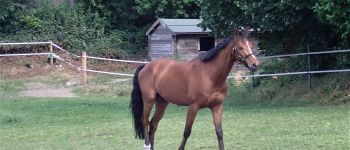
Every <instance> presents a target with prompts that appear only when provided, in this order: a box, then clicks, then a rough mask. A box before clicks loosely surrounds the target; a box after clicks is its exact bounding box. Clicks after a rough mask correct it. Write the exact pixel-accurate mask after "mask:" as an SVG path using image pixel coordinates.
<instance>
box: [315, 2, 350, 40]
mask: <svg viewBox="0 0 350 150" xmlns="http://www.w3.org/2000/svg"><path fill="white" fill-rule="evenodd" d="M349 7H350V1H349V0H319V1H318V2H317V3H316V5H315V6H314V7H313V8H314V9H315V12H316V13H317V14H318V16H319V17H320V19H321V21H323V22H325V23H328V24H331V25H334V26H335V30H336V31H337V32H339V33H340V34H341V35H342V38H343V42H344V43H343V44H344V45H347V46H350V43H349V41H350V9H349Z"/></svg>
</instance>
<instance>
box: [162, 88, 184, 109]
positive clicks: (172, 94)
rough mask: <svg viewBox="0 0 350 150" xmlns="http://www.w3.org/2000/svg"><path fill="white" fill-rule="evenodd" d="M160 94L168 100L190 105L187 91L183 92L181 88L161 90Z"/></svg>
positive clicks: (177, 103) (181, 104)
mask: <svg viewBox="0 0 350 150" xmlns="http://www.w3.org/2000/svg"><path fill="white" fill-rule="evenodd" d="M158 94H159V95H160V96H161V97H162V98H163V99H164V100H165V101H167V102H169V103H172V104H176V105H180V106H188V105H189V101H188V99H187V97H186V93H185V92H182V91H181V90H180V91H179V90H172V89H168V90H167V91H165V90H160V91H159V92H158Z"/></svg>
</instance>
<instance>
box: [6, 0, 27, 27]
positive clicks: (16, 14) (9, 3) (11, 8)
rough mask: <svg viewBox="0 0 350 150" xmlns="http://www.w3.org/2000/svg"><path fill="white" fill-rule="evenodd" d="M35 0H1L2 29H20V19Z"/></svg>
mask: <svg viewBox="0 0 350 150" xmlns="http://www.w3.org/2000/svg"><path fill="white" fill-rule="evenodd" d="M33 2H34V0H0V4H1V5H0V31H1V32H5V33H9V32H13V31H17V30H20V28H18V20H19V19H20V16H21V15H22V14H25V12H26V9H27V8H31V7H32V5H33Z"/></svg>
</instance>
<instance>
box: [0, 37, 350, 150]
mask: <svg viewBox="0 0 350 150" xmlns="http://www.w3.org/2000/svg"><path fill="white" fill-rule="evenodd" d="M6 44H7V45H11V44H19V43H1V44H0V45H1V46H3V45H6ZM22 44H43V45H44V46H45V47H47V51H44V52H40V53H32V54H28V53H20V54H16V53H13V54H1V55H0V59H1V60H2V61H4V60H5V59H6V60H8V59H10V60H11V59H13V60H12V61H8V62H9V63H8V64H6V66H8V67H7V68H1V70H2V71H3V70H6V73H8V75H11V72H12V73H13V75H14V76H15V77H16V78H8V77H5V76H4V75H3V74H0V75H1V76H0V77H1V78H0V149H135V150H136V149H140V148H142V146H143V144H142V142H140V141H139V140H136V139H134V135H133V133H132V131H133V129H132V122H131V115H130V114H129V110H128V107H129V106H128V105H129V101H130V99H129V97H128V95H129V93H128V92H129V89H130V88H131V87H130V79H131V76H132V72H133V71H134V68H136V67H137V66H138V65H139V64H143V63H147V60H141V61H140V60H115V59H108V58H100V57H94V56H89V55H88V54H87V55H86V56H84V55H82V54H71V53H69V51H68V50H65V49H63V48H61V47H60V46H59V45H57V44H54V43H52V42H39V43H22ZM50 45H51V46H52V51H51V48H50V47H51V46H50ZM348 52H350V50H337V51H326V52H309V53H301V54H291V55H281V56H269V57H260V59H287V58H288V57H304V56H306V57H307V56H308V55H310V56H312V55H324V54H327V53H335V54H337V53H339V54H343V53H348ZM20 55H22V56H20ZM23 55H26V56H23ZM34 55H35V56H34ZM36 55H38V56H36ZM277 57H278V58H277ZM15 58H16V59H15ZM32 58H35V60H33V61H31V59H32ZM84 58H86V68H84V65H83V62H82V61H83V60H84ZM51 59H52V64H53V65H51V66H50V65H47V60H49V63H50V62H51ZM311 59H312V58H311ZM24 60H30V61H29V62H31V63H30V64H31V65H33V66H32V68H28V67H27V66H24V68H26V70H24V72H22V73H21V72H20V70H19V69H16V68H14V67H11V65H14V64H15V63H16V62H18V63H20V65H18V66H16V67H19V66H23V64H24V65H25V62H26V61H25V62H23V63H22V62H21V61H24ZM54 60H55V61H54ZM5 62H7V61H5ZM35 62H40V63H41V64H43V65H40V64H36V63H35ZM97 64H99V65H97ZM306 65H307V64H306ZM2 66H5V65H2ZM29 67H30V66H29ZM37 67H40V69H38V70H36V68H37ZM33 71H37V72H36V73H33V74H31V73H32V72H33ZM347 71H349V69H336V70H310V71H309V70H305V71H299V72H276V73H271V74H259V72H256V73H255V74H254V75H253V74H245V75H241V76H237V75H230V76H229V78H230V81H229V82H231V80H232V79H236V78H238V79H244V80H252V79H253V78H255V79H256V78H259V77H265V76H268V77H270V78H275V77H280V76H287V75H304V76H305V77H306V78H308V75H309V74H315V73H336V72H344V73H345V72H347ZM66 72H68V73H66ZM67 74H68V75H67ZM84 74H86V83H85V85H79V84H84V80H82V79H84ZM26 75H28V77H26ZM22 78H23V79H22ZM72 78H74V79H75V80H76V81H75V82H77V83H76V84H77V85H75V86H73V87H74V90H73V93H75V94H76V97H61V98H59V97H41V98H37V97H26V96H24V97H23V96H19V95H18V93H20V92H21V91H22V90H25V88H26V85H27V84H30V83H37V82H41V83H45V84H48V85H53V86H54V87H55V85H57V84H62V83H63V84H65V83H68V81H69V80H71V79H72ZM313 78H314V77H311V79H313ZM311 82H313V81H312V80H311ZM301 84H305V86H308V85H309V83H307V82H306V83H301ZM230 88H234V87H230ZM244 90H249V89H244ZM237 92H239V90H237ZM311 92H312V91H311ZM231 94H234V93H231ZM237 101H241V102H237ZM267 101H268V100H267ZM349 110H350V108H349V105H347V104H345V105H339V106H336V105H326V106H319V105H284V104H277V105H270V104H269V103H268V104H265V103H259V102H256V103H255V102H254V103H245V101H244V99H237V98H236V97H235V95H229V96H228V99H227V100H226V103H225V112H224V115H223V129H224V137H225V146H226V149H247V150H248V149H339V150H343V149H350V147H349V145H350V143H349V134H350V128H349V126H348V125H349V123H350V117H349V116H350V111H349ZM185 118H186V108H183V107H178V106H174V105H170V106H169V108H168V110H167V112H166V114H165V116H164V118H163V119H162V121H161V122H160V125H159V127H158V132H157V134H156V139H157V149H177V147H178V144H179V143H180V142H181V138H182V132H183V127H184V124H185ZM208 123H209V124H208ZM187 149H194V150H196V149H198V150H199V149H208V150H209V149H217V143H216V137H215V133H214V127H213V126H212V116H211V112H210V111H209V110H207V109H204V110H202V111H199V112H198V115H197V119H196V122H195V123H194V125H193V130H192V134H191V138H190V139H189V142H188V145H187Z"/></svg>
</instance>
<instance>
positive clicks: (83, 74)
mask: <svg viewBox="0 0 350 150" xmlns="http://www.w3.org/2000/svg"><path fill="white" fill-rule="evenodd" d="M81 67H82V72H81V84H82V85H85V84H86V81H87V79H86V78H87V74H86V52H82V54H81Z"/></svg>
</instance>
